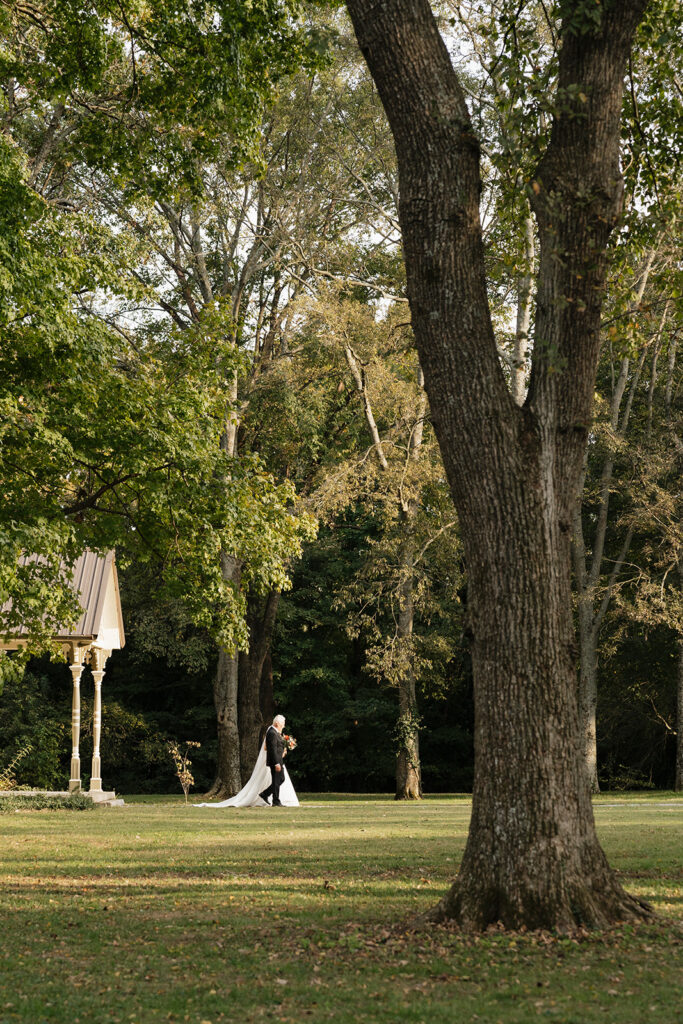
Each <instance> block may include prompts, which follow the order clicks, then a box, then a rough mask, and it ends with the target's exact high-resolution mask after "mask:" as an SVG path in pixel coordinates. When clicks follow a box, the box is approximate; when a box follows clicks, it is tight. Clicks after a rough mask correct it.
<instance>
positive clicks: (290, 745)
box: [282, 732, 296, 750]
mask: <svg viewBox="0 0 683 1024" xmlns="http://www.w3.org/2000/svg"><path fill="white" fill-rule="evenodd" d="M282 738H283V740H284V741H285V746H286V747H287V750H294V748H295V746H296V740H295V739H294V737H293V736H288V735H287V733H286V732H283V734H282Z"/></svg>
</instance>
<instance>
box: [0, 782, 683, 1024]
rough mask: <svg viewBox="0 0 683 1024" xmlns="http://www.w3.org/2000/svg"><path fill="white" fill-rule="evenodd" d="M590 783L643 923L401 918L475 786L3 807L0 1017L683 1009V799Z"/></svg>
mask: <svg viewBox="0 0 683 1024" xmlns="http://www.w3.org/2000/svg"><path fill="white" fill-rule="evenodd" d="M610 797H611V795H610V794H607V795H606V796H604V797H600V798H599V799H598V800H597V801H596V817H597V822H598V828H599V832H600V836H601V839H602V842H603V844H604V846H605V849H606V851H607V854H608V856H609V858H610V860H611V862H612V864H613V865H614V866H615V867H616V868H618V869H619V871H620V872H621V874H622V876H623V879H624V883H625V884H626V886H627V887H628V888H629V889H631V890H632V891H633V892H636V893H638V894H639V895H640V896H644V897H645V898H646V899H648V900H650V901H651V902H652V903H653V904H654V905H655V907H656V909H657V911H658V912H659V914H660V920H659V921H658V923H656V924H654V925H647V926H639V927H637V928H631V927H629V928H622V929H618V930H615V931H613V932H609V933H607V934H602V935H590V936H586V937H585V938H581V939H579V938H574V939H568V938H560V937H557V936H552V935H510V934H504V933H497V932H491V933H487V934H486V935H485V936H482V937H479V938H472V937H464V936H461V935H459V934H457V933H456V932H454V931H453V930H450V929H448V928H437V929H433V930H431V931H429V932H426V933H419V934H417V935H415V934H406V933H404V932H402V931H400V929H399V930H397V929H396V927H395V926H396V925H397V924H400V923H401V922H404V921H406V920H408V919H409V918H410V917H411V915H413V914H415V913H416V912H419V911H422V910H425V909H427V908H428V907H429V906H430V905H432V904H433V903H434V902H435V901H436V899H437V898H438V896H439V895H440V894H442V893H443V892H444V890H445V888H446V886H447V885H448V882H449V880H450V879H451V878H452V877H453V875H454V873H455V871H456V868H457V865H458V861H459V859H460V856H461V854H462V850H463V846H464V842H465V835H466V830H467V824H468V820H469V813H470V802H469V800H468V799H465V798H455V799H453V798H438V799H437V798H432V799H428V800H425V801H423V802H422V803H420V804H396V803H394V801H393V800H390V799H389V798H386V799H384V798H376V797H368V798H357V797H354V798H348V799H344V798H343V797H341V796H337V795H335V796H334V797H331V798H327V797H321V796H311V797H309V798H307V799H305V800H304V801H303V803H302V806H301V807H300V808H298V809H294V808H282V809H280V810H266V809H265V808H264V809H244V810H235V809H228V810H214V809H198V808H193V807H185V806H184V804H183V803H182V801H181V800H180V799H170V798H139V799H135V798H129V799H128V801H127V803H126V806H125V807H122V808H111V809H105V808H100V809H97V810H95V811H88V812H78V811H20V812H16V813H11V814H1V815H0V834H1V844H2V845H1V847H0V849H1V850H2V855H1V858H0V875H1V876H2V877H1V880H2V891H1V894H0V899H1V900H2V911H1V917H0V922H1V925H0V927H1V937H0V1022H2V1024H9V1022H14V1021H23V1022H30V1024H44V1022H50V1024H57V1022H60V1024H61V1022H64V1024H67V1022H68V1024H91V1022H92V1024H100V1022H102V1024H107V1022H110V1021H118V1022H126V1024H131V1022H133V1024H147V1022H156V1021H189V1022H192V1024H207V1022H211V1024H217V1022H224V1021H235V1022H245V1024H250V1022H252V1021H262V1020H263V1021H291V1022H295V1021H296V1022H297V1024H298V1022H301V1021H302V1020H310V1021H327V1020H333V1021H337V1022H340V1024H343V1022H354V1024H360V1022H366V1021H369V1022H386V1024H390V1022H392V1024H393V1022H402V1021H409V1022H411V1024H419V1022H421V1021H424V1022H425V1024H428V1022H429V1024H440V1022H451V1021H457V1022H468V1021H477V1022H480V1024H496V1022H498V1021H501V1022H504V1024H508V1022H519V1024H526V1022H529V1021H535V1020H548V1019H549V1020H553V1021H557V1022H562V1024H590V1022H594V1021H615V1022H619V1024H636V1022H643V1024H645V1022H648V1024H650V1022H653V1024H678V1022H680V1021H681V1019H682V1016H683V999H682V992H681V974H682V972H681V967H682V966H683V964H682V962H681V961H682V958H681V949H682V945H683V870H682V866H681V851H682V849H683V800H681V799H680V797H679V798H678V799H677V798H676V797H674V795H673V794H663V795H659V796H657V797H654V796H652V795H650V794H648V795H647V798H645V799H641V795H640V794H638V795H634V796H633V797H632V798H628V797H624V795H623V794H620V795H619V796H618V798H610Z"/></svg>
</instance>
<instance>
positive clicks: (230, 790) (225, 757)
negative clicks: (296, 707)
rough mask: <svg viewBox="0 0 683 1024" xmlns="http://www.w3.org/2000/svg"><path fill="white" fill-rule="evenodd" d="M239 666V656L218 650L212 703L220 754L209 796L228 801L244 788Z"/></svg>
mask: <svg viewBox="0 0 683 1024" xmlns="http://www.w3.org/2000/svg"><path fill="white" fill-rule="evenodd" d="M237 664H238V659H237V656H236V655H231V654H229V653H228V652H227V651H225V650H223V649H222V648H221V649H219V651H218V665H217V668H216V676H215V679H214V684H213V701H214V707H215V708H216V728H217V732H218V753H217V756H216V778H215V779H214V783H213V785H212V786H211V789H210V790H209V791H208V793H207V794H206V795H207V797H216V798H217V799H218V800H226V799H227V798H228V797H231V796H234V795H235V793H239V791H240V789H241V788H242V782H241V777H240V736H239V730H238V727H237V714H236V712H237Z"/></svg>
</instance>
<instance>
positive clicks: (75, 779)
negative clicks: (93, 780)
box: [67, 644, 90, 793]
mask: <svg viewBox="0 0 683 1024" xmlns="http://www.w3.org/2000/svg"><path fill="white" fill-rule="evenodd" d="M89 651H90V646H89V645H88V646H87V647H79V645H78V644H69V646H68V649H67V657H68V659H69V668H70V669H71V678H72V680H73V692H72V696H71V778H70V779H69V792H70V793H74V792H76V791H77V790H79V789H80V788H81V757H80V754H79V751H78V746H79V742H80V738H81V676H82V675H83V668H84V666H85V662H86V660H87V656H88V652H89Z"/></svg>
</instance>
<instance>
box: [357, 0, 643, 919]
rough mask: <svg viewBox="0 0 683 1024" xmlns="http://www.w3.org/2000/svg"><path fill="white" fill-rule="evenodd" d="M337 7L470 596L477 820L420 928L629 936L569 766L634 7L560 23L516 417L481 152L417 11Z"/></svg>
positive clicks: (630, 910) (572, 8)
mask: <svg viewBox="0 0 683 1024" xmlns="http://www.w3.org/2000/svg"><path fill="white" fill-rule="evenodd" d="M347 6H348V9H349V11H350V14H351V17H352V20H353V23H354V27H355V30H356V35H357V37H358V41H359V44H360V47H361V50H362V51H363V54H364V55H365V58H366V60H367V63H368V65H369V68H370V71H371V73H372V75H373V78H374V80H375V83H376V85H377V88H378V92H379V95H380V98H381V100H382V102H383V104H384V108H385V110H386V113H387V116H388V119H389V122H390V126H391V129H392V132H393V135H394V140H395V144H396V152H397V157H398V166H399V182H400V192H401V195H400V207H399V211H400V220H401V228H402V233H403V247H404V255H405V262H406V272H407V282H408V296H409V300H410V305H411V315H412V323H413V329H414V333H415V337H416V341H417V346H418V351H419V356H420V363H421V366H422V368H423V371H424V375H425V382H426V388H427V393H428V396H429V404H430V409H431V415H432V419H433V422H434V427H435V430H436V433H437V437H438V439H439V443H440V447H441V452H442V455H443V460H444V465H445V468H446V472H447V474H448V478H449V483H450V487H451V491H452V494H453V499H454V502H455V505H456V508H457V510H458V515H459V522H460V530H461V535H462V540H463V547H464V552H465V558H466V562H467V570H468V578H469V592H468V593H469V601H470V613H471V623H472V631H473V651H472V657H473V670H474V684H475V737H474V739H475V780H474V791H473V802H472V819H471V824H470V831H469V836H468V841H467V847H466V850H465V854H464V857H463V861H462V864H461V867H460V871H459V874H458V877H457V879H456V881H455V883H454V885H453V887H452V888H451V890H450V892H449V893H448V894H447V895H446V896H445V897H444V899H443V900H442V901H441V903H440V904H439V905H438V907H437V908H435V910H434V912H433V913H432V914H431V915H430V918H431V919H432V920H439V919H442V918H444V917H452V918H455V919H456V920H457V921H458V922H459V923H460V924H461V925H462V926H463V927H465V928H473V929H483V928H486V927H487V926H488V925H489V924H491V923H495V922H502V923H503V924H504V925H505V926H506V927H510V928H519V927H522V926H524V927H526V928H557V929H571V928H573V927H576V926H577V925H583V926H604V925H607V924H609V923H610V922H613V921H617V920H624V919H628V918H631V917H636V916H640V915H643V914H645V913H646V912H647V911H646V909H645V908H644V907H643V905H642V904H640V903H639V902H638V901H637V900H635V899H633V898H631V897H629V896H628V895H627V894H626V893H625V892H624V891H623V889H622V888H621V886H620V885H619V883H618V881H617V879H616V877H615V875H614V873H613V872H612V871H611V870H610V868H609V865H608V864H607V861H606V858H605V856H604V854H603V852H602V849H601V847H600V845H599V843H598V840H597V836H596V832H595V824H594V820H593V813H592V807H591V802H590V794H589V790H588V785H587V783H586V775H585V771H584V766H583V762H582V749H581V744H580V742H579V737H580V726H579V708H578V699H577V689H578V687H577V675H576V668H577V664H576V663H577V650H576V642H575V636H574V627H573V621H572V611H571V589H570V588H571V579H570V575H571V574H570V535H571V527H572V521H573V514H574V509H575V502H576V495H577V490H578V485H579V480H580V475H581V469H582V463H583V454H584V449H585V444H586V440H587V433H588V428H589V424H590V421H591V412H592V397H593V389H594V383H595V373H596V366H597V358H598V350H599V326H600V313H601V303H602V295H603V287H604V277H605V247H606V243H607V239H608V237H609V233H610V231H611V229H612V227H613V225H614V224H615V222H616V219H617V217H618V214H619V212H620V207H621V192H622V185H621V175H620V170H619V160H618V157H619V118H620V110H621V99H622V80H623V75H624V69H625V66H626V61H627V57H628V53H629V49H630V44H631V40H632V37H633V33H634V31H635V28H636V26H637V23H638V21H639V18H640V17H641V15H642V11H643V9H644V6H645V0H621V2H620V3H619V4H618V5H615V3H610V4H604V5H603V24H602V26H601V27H600V28H599V30H597V32H595V31H593V32H590V31H589V32H586V33H582V34H580V35H573V34H572V32H571V31H570V30H569V28H568V22H569V20H570V19H571V17H572V15H574V14H577V16H580V12H579V11H578V8H580V7H581V5H580V4H579V3H572V2H570V0H567V2H565V3H563V4H562V9H563V11H564V13H565V25H564V27H563V41H562V48H561V51H560V68H559V97H558V113H557V114H556V116H555V119H554V123H553V128H552V134H551V137H550V141H549V143H548V147H547V151H546V153H545V155H544V157H543V159H542V161H541V163H540V166H539V167H538V170H537V175H536V180H535V182H534V189H533V195H532V197H531V198H532V201H533V209H534V213H535V216H536V220H537V223H538V226H539V272H538V279H537V309H536V319H535V323H536V330H535V341H534V356H533V362H532V371H531V379H530V385H529V391H528V394H527V398H526V400H525V403H524V405H523V406H522V407H521V408H520V407H518V406H517V405H516V404H515V402H514V399H513V397H512V395H511V394H510V391H509V389H508V387H507V385H506V382H505V379H504V376H503V373H502V370H501V367H500V364H499V359H498V355H497V350H496V341H495V337H494V332H493V328H492V323H491V317H490V313H489V306H488V299H487V289H486V277H485V269H484V254H483V244H482V234H481V225H480V220H479V193H480V184H481V183H480V173H479V145H478V142H477V139H476V137H475V134H474V131H473V128H472V125H471V122H470V118H469V114H468V110H467V106H466V103H465V98H464V94H463V91H462V88H461V86H460V82H459V80H458V78H457V76H456V74H455V72H454V70H453V67H452V65H451V62H450V59H449V56H448V52H447V50H446V47H445V45H444V42H443V40H442V39H441V36H440V34H439V32H438V28H437V25H436V22H435V20H434V17H433V14H432V11H431V8H430V5H429V3H428V2H427V0H376V2H368V0H347ZM605 8H607V9H606V10H605ZM577 84H578V85H579V91H580V92H581V94H582V95H583V96H584V98H585V102H584V100H580V99H579V98H578V91H577V89H576V88H575V87H576V85H577ZM570 87H571V88H570Z"/></svg>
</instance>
